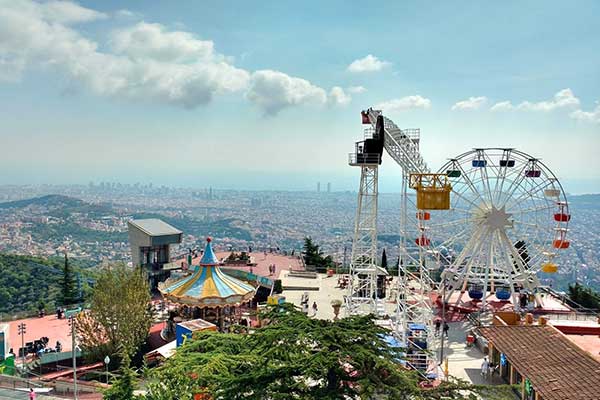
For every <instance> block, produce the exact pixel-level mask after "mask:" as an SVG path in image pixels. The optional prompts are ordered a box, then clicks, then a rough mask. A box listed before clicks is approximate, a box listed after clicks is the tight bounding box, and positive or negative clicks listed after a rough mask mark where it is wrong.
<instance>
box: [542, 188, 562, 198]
mask: <svg viewBox="0 0 600 400" xmlns="http://www.w3.org/2000/svg"><path fill="white" fill-rule="evenodd" d="M544 196H546V197H558V196H560V190H558V189H546V190H544Z"/></svg>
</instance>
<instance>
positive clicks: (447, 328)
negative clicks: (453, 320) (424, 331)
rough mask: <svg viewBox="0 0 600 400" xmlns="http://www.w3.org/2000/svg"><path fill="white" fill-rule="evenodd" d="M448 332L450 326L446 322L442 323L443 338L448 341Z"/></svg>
mask: <svg viewBox="0 0 600 400" xmlns="http://www.w3.org/2000/svg"><path fill="white" fill-rule="evenodd" d="M449 330H450V326H449V325H448V323H447V322H446V321H444V336H445V337H446V339H448V331H449Z"/></svg>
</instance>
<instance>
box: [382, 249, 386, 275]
mask: <svg viewBox="0 0 600 400" xmlns="http://www.w3.org/2000/svg"><path fill="white" fill-rule="evenodd" d="M387 267H388V265H387V254H385V249H383V253H381V268H383V269H385V270H387Z"/></svg>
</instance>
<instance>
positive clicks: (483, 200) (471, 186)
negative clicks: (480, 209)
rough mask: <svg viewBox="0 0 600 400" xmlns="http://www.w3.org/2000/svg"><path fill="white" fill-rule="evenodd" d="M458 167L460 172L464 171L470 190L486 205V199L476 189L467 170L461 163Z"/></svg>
mask: <svg viewBox="0 0 600 400" xmlns="http://www.w3.org/2000/svg"><path fill="white" fill-rule="evenodd" d="M456 165H457V166H458V168H459V169H460V171H462V176H463V177H464V178H465V179H466V182H465V183H466V184H467V187H468V188H469V189H471V192H472V193H473V194H474V195H475V196H477V197H479V199H481V202H482V203H484V204H485V199H484V198H483V196H481V193H479V191H478V190H477V188H476V187H475V185H474V184H473V181H472V180H471V178H470V177H469V174H468V173H467V172H466V171H465V169H464V168H463V166H462V165H461V164H460V163H457V164H456Z"/></svg>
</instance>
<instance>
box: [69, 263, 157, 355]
mask: <svg viewBox="0 0 600 400" xmlns="http://www.w3.org/2000/svg"><path fill="white" fill-rule="evenodd" d="M150 300H151V297H150V288H149V285H148V280H147V278H146V274H145V273H143V272H142V271H141V270H140V269H139V268H136V269H131V268H128V267H127V266H126V265H125V264H117V265H116V266H114V267H112V268H109V269H105V270H103V271H102V272H101V273H100V275H99V276H98V279H97V280H96V285H95V286H94V289H93V291H92V298H91V305H90V309H89V311H87V312H84V313H80V314H79V316H78V317H77V318H78V321H77V322H78V323H77V330H78V335H79V337H80V342H81V345H82V347H83V348H84V350H86V352H88V353H90V354H92V356H93V358H97V359H102V358H104V356H106V355H110V356H116V357H118V356H119V355H123V356H126V357H128V358H131V357H133V356H134V355H135V354H136V352H137V351H138V350H139V349H140V347H141V346H142V344H143V343H144V342H145V340H146V338H147V337H148V331H149V329H150V326H151V324H152V309H151V306H150Z"/></svg>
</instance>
